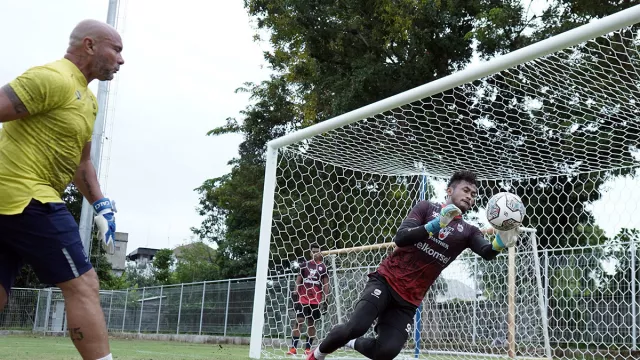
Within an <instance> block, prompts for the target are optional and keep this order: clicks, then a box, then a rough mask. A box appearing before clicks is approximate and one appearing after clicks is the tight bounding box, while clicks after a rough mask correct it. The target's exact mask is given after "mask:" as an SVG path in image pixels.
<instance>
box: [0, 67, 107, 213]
mask: <svg viewBox="0 0 640 360" xmlns="http://www.w3.org/2000/svg"><path fill="white" fill-rule="evenodd" d="M9 86H11V88H12V89H13V91H15V93H16V95H18V97H19V98H20V100H22V102H23V104H24V105H25V107H26V108H27V110H28V111H29V116H27V117H25V118H22V119H18V120H13V121H9V122H6V123H4V124H3V127H2V131H0V214H3V215H12V214H19V213H21V212H22V211H23V210H24V208H25V207H26V206H27V205H28V204H29V202H30V201H31V199H36V200H38V201H40V202H43V203H47V202H62V199H61V194H62V192H64V189H65V188H66V187H67V185H69V183H70V182H71V181H72V179H73V175H74V174H75V171H76V169H77V167H78V164H79V163H80V157H81V155H82V149H83V148H84V146H85V145H86V144H87V142H89V141H91V135H92V132H93V124H94V123H95V120H96V114H97V112H98V102H97V101H96V97H95V96H94V95H93V92H92V91H91V90H90V89H89V88H88V87H87V79H86V78H85V77H84V75H83V74H82V72H80V70H79V69H78V68H77V67H76V65H75V64H73V63H72V62H70V61H69V60H67V59H61V60H58V61H55V62H53V63H50V64H47V65H44V66H36V67H33V68H31V69H29V70H27V71H26V72H25V73H23V74H22V75H20V76H18V77H17V78H16V79H15V80H13V81H11V82H10V83H9Z"/></svg>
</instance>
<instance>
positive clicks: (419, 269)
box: [377, 201, 497, 306]
mask: <svg viewBox="0 0 640 360" xmlns="http://www.w3.org/2000/svg"><path fill="white" fill-rule="evenodd" d="M441 209H442V205H440V204H434V203H432V202H429V201H421V202H419V203H418V204H417V205H416V206H415V207H414V208H413V209H412V210H411V212H410V213H409V215H408V216H407V218H406V219H405V220H404V221H403V222H402V224H401V225H400V228H399V229H398V232H400V231H401V230H403V229H406V230H409V231H411V232H413V231H424V230H422V229H421V227H423V225H425V224H426V223H428V222H429V221H431V220H432V219H433V218H435V217H436V216H438V214H440V210H441ZM424 233H425V235H424V240H422V241H419V242H417V243H415V244H412V245H408V246H398V247H397V248H396V249H395V250H394V251H393V253H391V255H389V256H388V257H387V258H385V259H384V260H383V261H382V263H380V266H379V267H378V271H377V272H378V273H379V274H380V275H382V276H384V278H385V279H386V280H387V282H388V283H389V285H390V286H391V287H392V288H393V289H394V290H395V291H396V292H397V293H398V294H399V295H400V296H401V297H402V298H403V299H404V300H406V301H408V302H409V303H412V304H414V305H416V306H418V305H420V303H421V302H422V299H423V298H424V296H425V294H426V293H427V290H429V287H431V284H433V282H434V281H435V280H436V278H438V276H439V275H440V273H441V272H442V270H444V269H445V268H446V267H447V266H449V264H451V262H452V261H453V260H455V258H456V257H458V255H460V253H461V252H462V251H464V250H465V249H466V248H468V247H470V248H471V249H472V250H473V251H474V252H476V253H482V252H486V251H487V250H490V249H487V247H489V248H490V247H491V244H490V243H489V242H488V241H487V240H486V239H485V238H484V235H483V234H482V232H480V229H478V228H477V227H476V226H473V225H471V224H469V223H467V222H465V221H464V220H462V218H461V217H457V218H455V219H453V220H452V221H451V222H450V223H449V225H448V226H447V227H445V228H443V229H441V230H440V233H439V234H434V236H429V235H428V233H426V231H424ZM496 254H497V253H496ZM492 256H495V254H494V255H492Z"/></svg>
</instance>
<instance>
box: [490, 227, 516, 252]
mask: <svg viewBox="0 0 640 360" xmlns="http://www.w3.org/2000/svg"><path fill="white" fill-rule="evenodd" d="M519 233H520V229H519V228H515V229H511V230H506V231H505V230H497V231H496V237H495V238H494V239H493V241H492V242H491V246H492V247H493V250H495V251H502V250H504V249H505V248H509V247H512V246H514V245H515V244H516V241H517V240H518V234H519Z"/></svg>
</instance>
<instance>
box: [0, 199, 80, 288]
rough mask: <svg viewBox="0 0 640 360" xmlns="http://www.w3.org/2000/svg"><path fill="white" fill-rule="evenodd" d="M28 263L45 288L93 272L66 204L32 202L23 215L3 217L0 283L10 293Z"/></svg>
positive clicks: (0, 236)
mask: <svg viewBox="0 0 640 360" xmlns="http://www.w3.org/2000/svg"><path fill="white" fill-rule="evenodd" d="M25 263H27V264H29V265H31V267H32V268H33V270H34V272H35V273H36V275H37V276H38V279H39V280H40V282H42V283H44V284H46V285H55V284H59V283H61V282H65V281H68V280H71V279H75V278H77V277H78V276H80V275H82V274H84V273H86V272H87V271H89V270H91V263H90V262H89V260H88V259H87V256H86V253H85V251H84V247H83V246H82V240H80V232H79V231H78V224H77V223H76V220H75V219H74V218H73V215H71V213H70V212H69V210H67V206H66V204H64V203H46V204H43V203H41V202H39V201H36V200H32V201H31V203H29V205H28V206H27V207H26V208H25V209H24V211H23V212H22V213H21V214H17V215H0V284H1V285H2V286H3V287H4V289H5V290H6V291H7V292H9V290H10V289H11V287H12V286H13V283H14V281H15V279H16V276H18V274H19V273H20V269H21V268H22V265H23V264H25Z"/></svg>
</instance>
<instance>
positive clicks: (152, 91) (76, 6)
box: [0, 0, 269, 252]
mask: <svg viewBox="0 0 640 360" xmlns="http://www.w3.org/2000/svg"><path fill="white" fill-rule="evenodd" d="M0 8H1V9H2V11H0V32H1V33H2V34H5V35H4V36H3V45H4V49H5V52H4V53H5V56H3V60H2V62H0V83H1V84H5V83H7V82H9V81H10V80H12V79H13V78H14V77H16V76H18V75H19V74H20V73H22V72H23V71H25V70H26V69H28V68H29V67H31V66H36V65H41V64H45V63H48V62H51V61H55V60H58V59H60V58H62V56H63V55H64V53H65V50H66V48H67V42H68V38H69V33H70V32H71V30H72V29H73V27H74V26H75V25H76V24H77V23H78V22H79V21H81V20H83V19H87V18H91V19H97V20H101V21H106V18H107V8H108V0H56V1H50V0H21V1H13V0H0ZM118 29H119V31H120V33H121V36H122V39H123V43H124V51H123V57H124V59H125V64H124V65H123V66H122V67H121V70H120V72H119V73H118V74H117V75H116V78H115V80H114V81H113V82H112V83H111V98H110V104H109V110H108V115H107V116H108V123H107V134H106V135H107V136H108V137H109V140H108V141H107V142H106V143H105V146H104V152H103V155H104V156H103V165H102V175H105V174H106V175H107V176H101V180H102V186H103V189H104V190H105V191H104V192H105V195H106V196H108V197H109V198H111V199H113V200H115V202H116V204H117V209H118V213H117V214H116V224H117V231H120V232H126V233H128V234H129V243H128V246H127V252H131V251H133V250H134V249H136V248H138V247H152V248H166V247H169V248H173V247H175V246H177V245H180V244H183V243H186V242H188V240H189V239H190V237H191V235H192V233H191V231H190V228H191V227H192V226H195V227H197V226H199V225H200V223H201V221H202V218H201V217H200V216H198V214H197V212H196V207H197V206H198V194H197V193H196V192H195V191H194V189H195V188H196V187H198V186H200V185H201V184H202V183H203V181H205V180H206V179H209V178H213V177H218V176H221V175H224V174H226V173H228V172H229V171H230V166H228V165H227V163H228V161H229V160H231V159H232V158H234V157H236V156H237V154H238V145H239V143H240V142H241V141H242V137H241V136H240V135H225V136H221V137H208V136H206V133H207V131H209V130H211V129H213V128H215V127H217V126H221V125H224V124H225V122H226V118H227V117H236V116H239V111H241V110H243V109H244V108H245V107H246V106H247V105H248V104H249V98H248V95H247V94H242V93H240V94H235V93H234V90H235V89H236V88H238V87H240V86H242V85H243V83H244V82H247V81H252V82H259V81H261V80H263V79H266V78H267V77H268V74H269V70H268V69H267V68H266V66H265V62H264V61H263V57H262V52H263V51H265V50H267V49H268V44H265V43H256V42H254V41H253V35H254V33H255V29H254V28H253V25H252V24H251V22H250V19H249V17H248V15H247V13H246V11H245V9H244V8H243V6H242V1H200V0H182V1H180V2H160V1H152V0H133V1H132V0H122V1H121V9H120V17H119V26H118ZM7 34H10V35H7ZM90 88H91V89H92V90H93V91H94V93H95V94H96V95H97V89H98V82H97V81H94V82H93V83H92V84H91V85H90ZM109 130H110V131H109ZM107 165H108V168H106V167H107ZM105 168H106V169H105Z"/></svg>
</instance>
